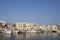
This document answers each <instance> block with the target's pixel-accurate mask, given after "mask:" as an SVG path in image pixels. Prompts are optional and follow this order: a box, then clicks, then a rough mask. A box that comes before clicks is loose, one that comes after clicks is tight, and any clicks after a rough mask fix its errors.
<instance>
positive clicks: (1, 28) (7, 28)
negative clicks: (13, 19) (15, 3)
mask: <svg viewBox="0 0 60 40" xmlns="http://www.w3.org/2000/svg"><path fill="white" fill-rule="evenodd" d="M24 32H26V33H27V32H29V33H30V32H31V33H60V25H38V24H36V23H28V22H17V23H15V24H11V23H10V24H9V23H8V24H7V23H6V22H5V21H0V33H3V34H12V33H17V34H19V33H24Z"/></svg>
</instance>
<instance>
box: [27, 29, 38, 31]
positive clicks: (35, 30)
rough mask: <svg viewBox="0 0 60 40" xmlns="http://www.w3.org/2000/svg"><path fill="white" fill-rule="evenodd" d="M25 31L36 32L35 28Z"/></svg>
mask: <svg viewBox="0 0 60 40" xmlns="http://www.w3.org/2000/svg"><path fill="white" fill-rule="evenodd" d="M27 32H37V31H36V30H33V29H32V30H27Z"/></svg>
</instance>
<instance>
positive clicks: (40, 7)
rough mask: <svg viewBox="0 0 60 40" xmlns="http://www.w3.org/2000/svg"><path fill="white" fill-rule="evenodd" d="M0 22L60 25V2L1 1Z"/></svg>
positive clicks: (43, 0) (39, 0) (55, 0)
mask: <svg viewBox="0 0 60 40" xmlns="http://www.w3.org/2000/svg"><path fill="white" fill-rule="evenodd" d="M0 20H5V21H6V22H7V23H16V22H18V21H19V22H35V23H38V24H60V0H0Z"/></svg>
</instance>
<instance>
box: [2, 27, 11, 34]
mask: <svg viewBox="0 0 60 40" xmlns="http://www.w3.org/2000/svg"><path fill="white" fill-rule="evenodd" d="M3 33H4V34H11V30H9V29H6V28H5V29H4V32H3Z"/></svg>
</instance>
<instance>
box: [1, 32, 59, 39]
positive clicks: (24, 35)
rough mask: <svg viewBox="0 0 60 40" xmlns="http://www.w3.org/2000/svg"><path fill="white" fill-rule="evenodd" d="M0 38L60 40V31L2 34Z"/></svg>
mask: <svg viewBox="0 0 60 40" xmlns="http://www.w3.org/2000/svg"><path fill="white" fill-rule="evenodd" d="M0 40H60V33H22V34H12V35H9V34H2V33H0Z"/></svg>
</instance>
